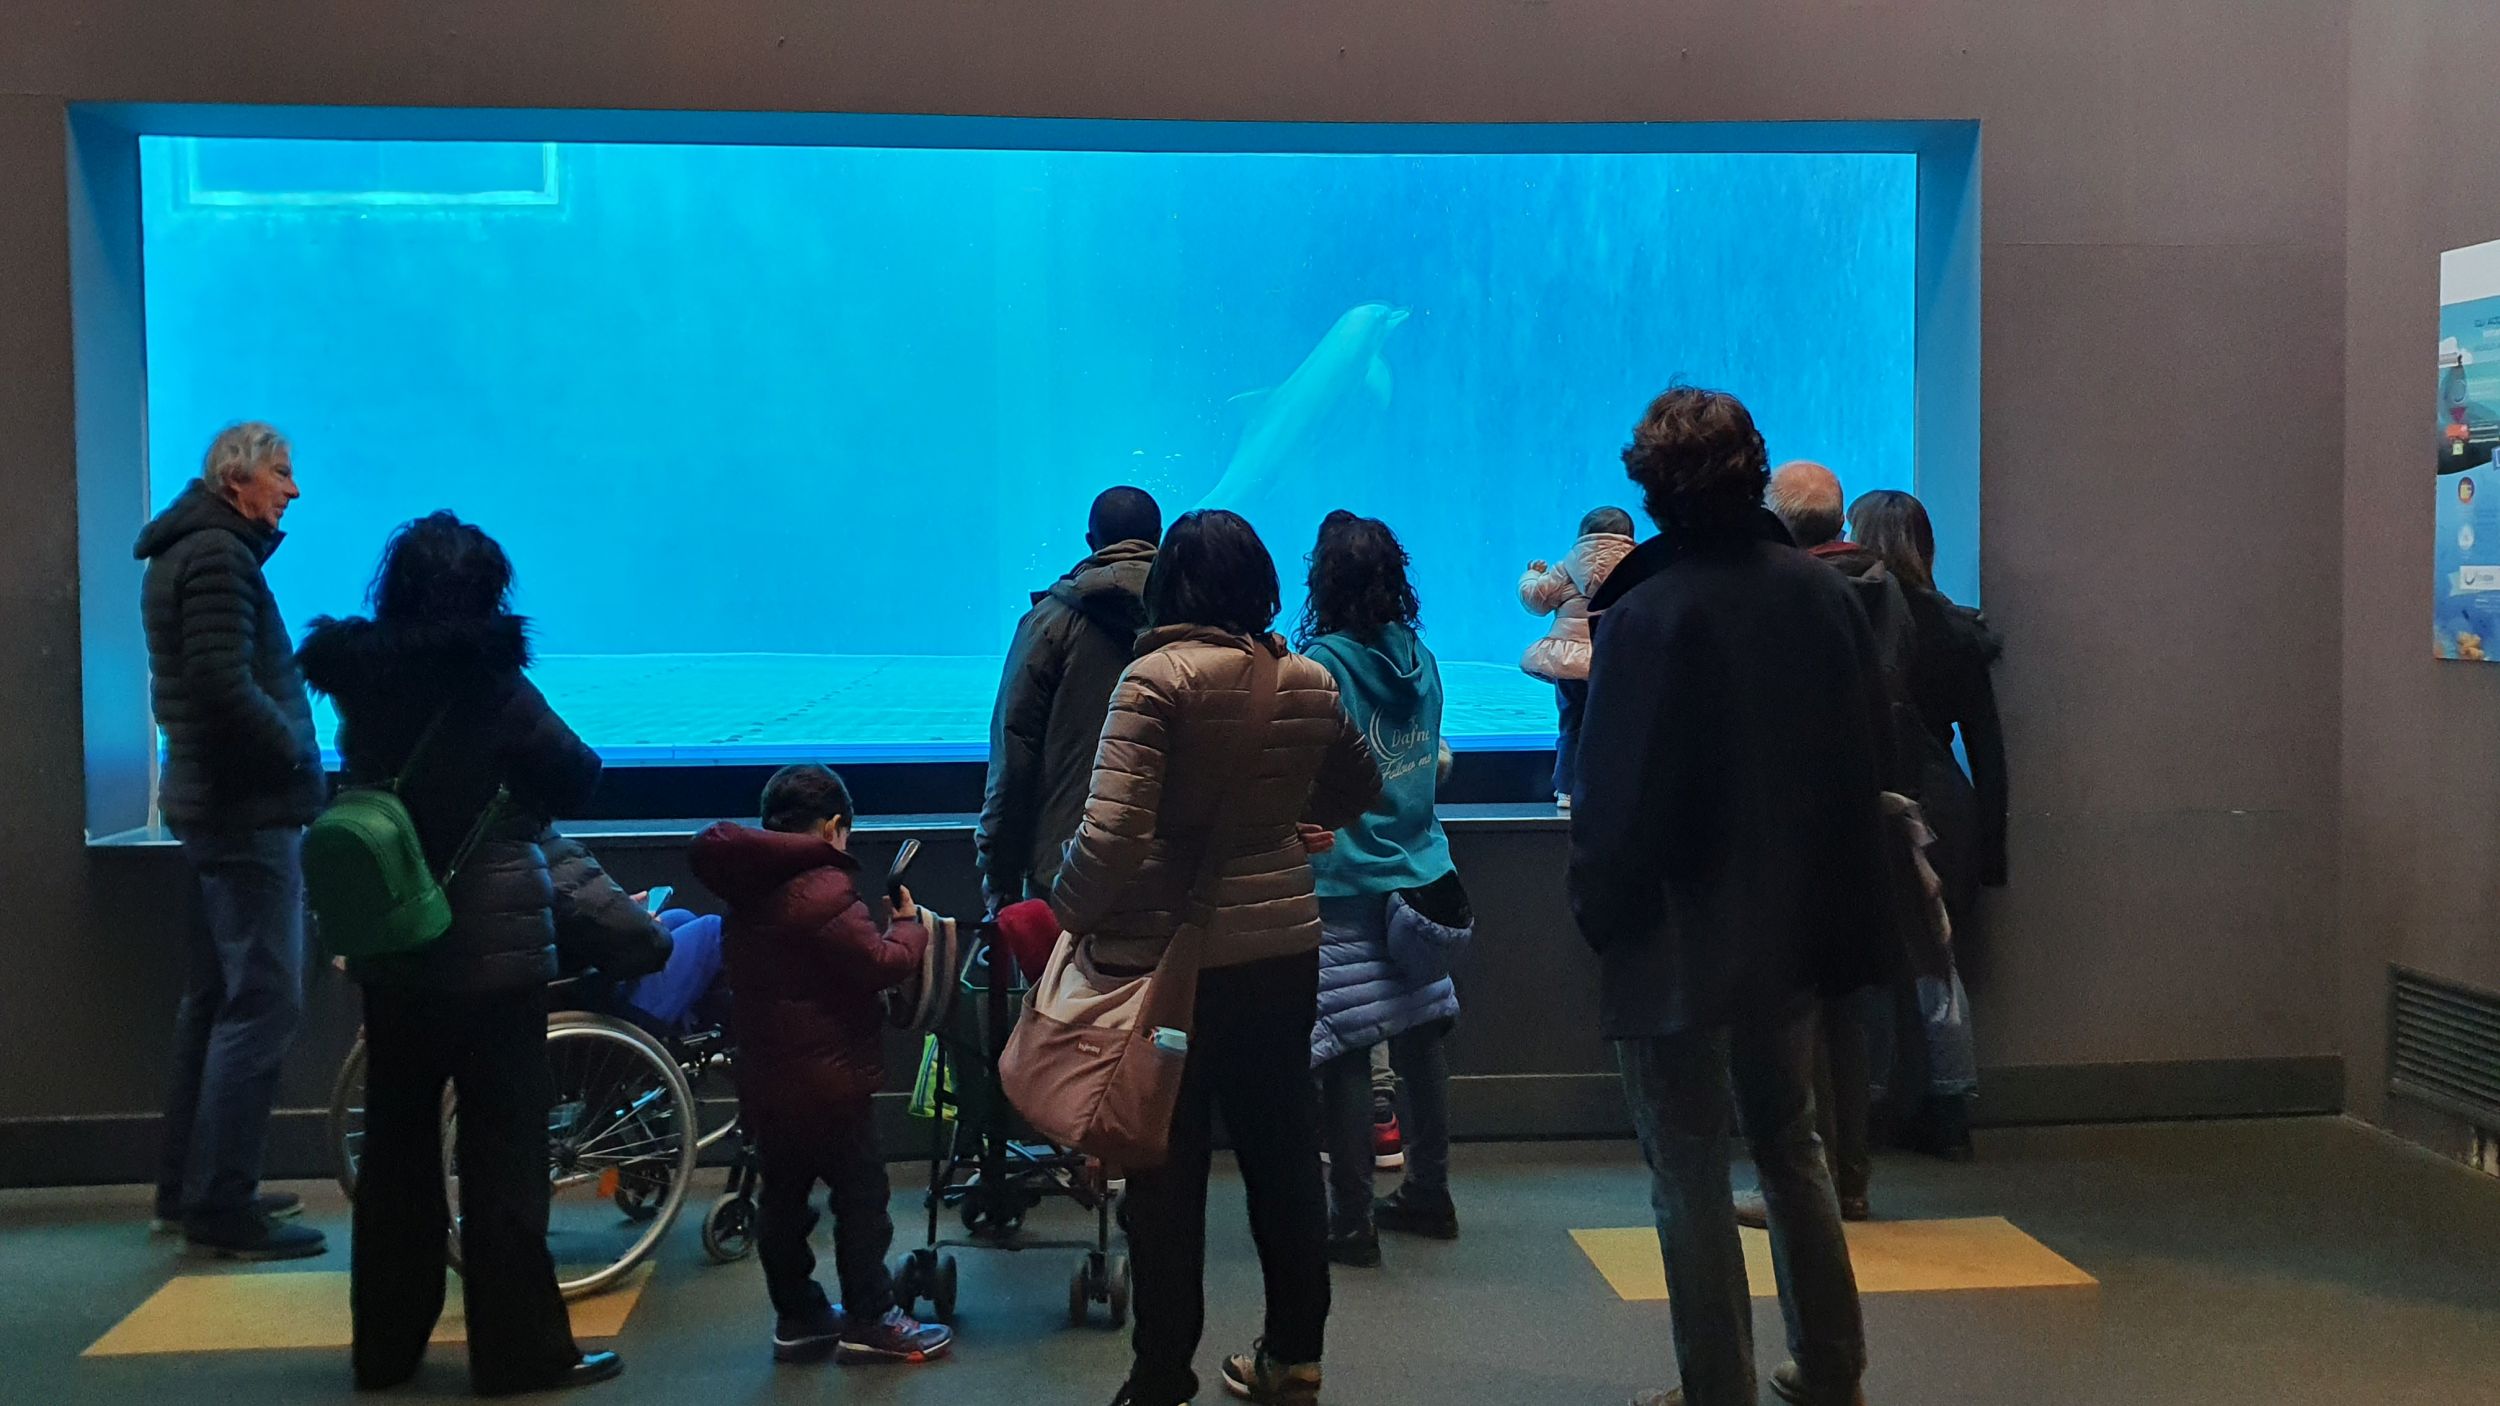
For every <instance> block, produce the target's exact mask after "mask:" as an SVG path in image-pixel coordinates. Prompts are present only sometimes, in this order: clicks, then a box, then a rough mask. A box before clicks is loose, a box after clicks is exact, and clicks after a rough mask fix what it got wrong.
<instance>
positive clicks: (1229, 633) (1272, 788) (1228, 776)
mask: <svg viewBox="0 0 2500 1406" xmlns="http://www.w3.org/2000/svg"><path fill="white" fill-rule="evenodd" d="M1277 605H1278V591H1277V581H1276V563H1275V560H1274V558H1272V557H1270V556H1269V555H1268V551H1267V548H1266V546H1265V545H1263V544H1262V543H1261V542H1260V541H1259V538H1258V534H1257V533H1256V532H1254V531H1253V530H1252V529H1251V527H1250V524H1249V523H1248V522H1246V521H1244V520H1243V519H1242V518H1240V517H1239V516H1237V515H1235V514H1233V513H1229V512H1223V511H1220V510H1216V511H1202V512H1194V513H1190V514H1187V515H1186V516H1184V517H1182V518H1181V519H1180V521H1178V522H1176V523H1174V524H1172V529H1171V531H1170V532H1168V533H1167V534H1165V536H1164V539H1163V546H1162V548H1161V550H1160V551H1158V552H1157V553H1156V555H1155V565H1154V572H1153V574H1152V575H1151V576H1150V577H1149V578H1148V579H1147V582H1146V619H1147V629H1146V631H1145V633H1144V634H1142V635H1140V636H1139V637H1138V648H1139V650H1140V651H1141V654H1140V657H1139V658H1138V660H1137V661H1136V662H1135V663H1133V664H1131V665H1130V666H1129V668H1128V671H1127V672H1126V673H1125V674H1123V675H1122V676H1121V678H1120V683H1119V686H1118V687H1117V688H1116V689H1115V690H1114V691H1113V693H1112V696H1111V714H1110V716H1109V718H1107V719H1106V720H1105V721H1104V723H1103V730H1102V742H1101V745H1100V747H1099V749H1098V750H1097V752H1096V754H1095V760H1094V780H1093V786H1092V789H1091V792H1090V793H1089V794H1088V796H1087V797H1086V801H1085V815H1084V819H1083V821H1082V822H1081V823H1080V824H1079V825H1078V827H1077V832H1076V836H1075V838H1073V839H1071V840H1070V841H1069V842H1068V846H1067V850H1066V855H1065V858H1064V860H1063V861H1062V863H1061V865H1060V869H1059V877H1058V880H1057V882H1056V884H1055V885H1054V886H1053V888H1052V890H1051V906H1052V907H1053V908H1054V909H1056V910H1057V912H1058V915H1059V920H1060V923H1061V925H1062V926H1063V927H1065V929H1066V930H1067V931H1069V932H1071V933H1076V934H1078V935H1079V936H1080V937H1082V938H1083V939H1084V942H1085V951H1086V955H1087V957H1088V958H1089V959H1090V960H1092V961H1093V962H1094V963H1095V964H1096V965H1097V966H1101V967H1107V968H1111V969H1113V970H1115V971H1143V970H1145V969H1148V968H1151V967H1152V966H1154V964H1155V963H1156V962H1157V961H1158V960H1159V959H1160V958H1161V957H1162V955H1163V949H1164V947H1165V945H1166V944H1168V943H1169V942H1170V941H1171V939H1172V936H1173V934H1174V932H1175V931H1176V930H1177V929H1178V928H1179V927H1180V925H1181V923H1182V921H1183V919H1184V917H1185V916H1186V914H1187V910H1188V908H1189V906H1190V890H1191V888H1192V886H1193V883H1194V881H1195V880H1196V878H1197V875H1198V873H1199V871H1200V867H1201V863H1202V861H1203V860H1204V858H1205V857H1206V855H1207V852H1208V851H1207V846H1208V845H1210V844H1219V845H1221V846H1222V847H1223V849H1222V857H1221V859H1220V860H1218V861H1217V863H1218V866H1219V874H1220V877H1219V878H1218V880H1217V882H1216V886H1215V890H1214V893H1215V911H1214V916H1213V919H1212V922H1211V924H1210V925H1209V927H1208V929H1207V937H1206V947H1205V959H1204V966H1203V969H1202V970H1201V972H1200V974H1199V978H1198V1007H1197V1020H1196V1028H1195V1029H1194V1030H1192V1031H1191V1032H1190V1035H1189V1045H1188V1061H1189V1063H1188V1066H1187V1071H1186V1072H1185V1073H1184V1075H1183V1076H1182V1084H1181V1095H1180V1104H1179V1107H1178V1108H1177V1109H1176V1110H1175V1112H1174V1115H1173V1125H1172V1133H1171V1140H1170V1156H1169V1158H1168V1160H1167V1161H1166V1162H1165V1163H1164V1165H1163V1166H1161V1167H1159V1168H1156V1169H1154V1170H1153V1171H1147V1172H1132V1173H1131V1175H1130V1177H1129V1183H1128V1193H1127V1195H1128V1210H1129V1221H1130V1226H1129V1247H1130V1257H1131V1261H1132V1264H1133V1267H1134V1272H1135V1275H1136V1289H1135V1293H1134V1296H1133V1297H1134V1302H1135V1303H1136V1306H1137V1308H1136V1313H1137V1336H1136V1351H1137V1356H1136V1361H1135V1364H1134V1365H1133V1367H1132V1368H1131V1370H1130V1373H1129V1380H1128V1384H1127V1386H1126V1387H1125V1388H1124V1389H1123V1390H1122V1392H1121V1395H1120V1397H1119V1400H1120V1401H1122V1402H1126V1403H1132V1406H1182V1403H1185V1402H1187V1401H1189V1400H1190V1399H1191V1398H1192V1397H1194V1396H1195V1395H1196V1394H1197V1391H1198V1386H1199V1383H1198V1377H1197V1373H1196V1371H1195V1369H1194V1367H1193V1365H1192V1359H1193V1358H1194V1357H1195V1356H1196V1354H1197V1350H1198V1337H1199V1333H1200V1331H1201V1329H1202V1328H1203V1326H1204V1321H1205V1282H1204V1281H1205V1271H1206V1200H1207V1170H1208V1161H1209V1158H1210V1156H1211V1147H1212V1141H1211V1138H1212V1129H1213V1121H1214V1115H1215V1113H1216V1112H1217V1111H1218V1110H1219V1109H1220V1110H1221V1111H1222V1113H1223V1116H1224V1125H1225V1127H1226V1128H1227V1129H1228V1130H1229V1131H1230V1132H1231V1134H1232V1139H1233V1144H1234V1155H1235V1157H1236V1159H1237V1160H1238V1161H1239V1163H1240V1165H1241V1177H1242V1189H1243V1191H1244V1193H1245V1194H1246V1195H1247V1197H1248V1199H1249V1202H1250V1218H1251V1223H1252V1224H1253V1225H1255V1226H1257V1227H1258V1228H1259V1236H1258V1239H1259V1258H1260V1262H1261V1264H1262V1266H1263V1267H1264V1269H1265V1270H1266V1279H1267V1284H1268V1288H1269V1299H1268V1304H1267V1331H1266V1334H1265V1336H1264V1337H1263V1338H1262V1339H1261V1341H1260V1344H1259V1346H1258V1347H1257V1348H1256V1349H1254V1350H1253V1351H1251V1352H1248V1353H1244V1354H1240V1355H1237V1356H1235V1357H1233V1358H1231V1359H1229V1360H1228V1361H1227V1362H1226V1363H1225V1365H1224V1375H1225V1377H1226V1379H1227V1385H1228V1386H1229V1387H1230V1388H1231V1389H1232V1391H1233V1393H1234V1394H1235V1395H1237V1396H1242V1397H1244V1398H1246V1399H1248V1400H1251V1401H1254V1402H1289V1403H1301V1402H1307V1401H1311V1400H1315V1399H1316V1398H1317V1396H1318V1393H1319V1379H1320V1370H1319V1361H1320V1349H1321V1345H1322V1339H1323V1338H1324V1336H1325V1333H1326V1328H1327V1321H1328V1261H1327V1254H1326V1250H1327V1231H1328V1227H1327V1214H1328V1208H1327V1199H1326V1194H1325V1192H1324V1191H1323V1190H1322V1186H1321V1181H1320V1172H1319V1108H1318V1101H1317V1093H1316V1090H1315V1089H1314V1087H1313V1085H1312V1082H1311V1071H1310V1064H1311V1051H1310V1040H1311V1024H1312V1022H1313V1020H1315V1019H1316V1018H1317V1014H1318V1007H1319V903H1318V900H1317V899H1316V898H1314V897H1313V895H1312V882H1311V866H1310V861H1309V849H1308V847H1307V845H1320V844H1325V843H1327V842H1328V841H1329V840H1331V839H1333V835H1332V834H1331V833H1330V832H1333V831H1335V830H1336V829H1338V828H1339V827H1341V826H1344V825H1346V824H1348V823H1350V822H1351V821H1353V820H1354V819H1355V818H1356V817H1357V816H1359V815H1361V814H1362V813H1363V811H1364V809H1365V808H1366V807H1368V806H1369V805H1370V804H1371V802H1372V800H1373V798H1374V797H1376V796H1377V795H1378V794H1379V792H1380V773H1379V771H1378V769H1377V768H1376V767H1375V766H1374V765H1373V762H1372V759H1371V753H1370V750H1369V749H1368V748H1367V747H1366V746H1365V745H1364V742H1363V738H1362V736H1361V734H1359V733H1358V732H1356V731H1355V728H1354V725H1353V723H1351V722H1350V721H1348V720H1347V718H1346V714H1345V710H1344V708H1343V707H1342V706H1341V705H1340V704H1339V702H1338V699H1337V685H1336V681H1335V679H1334V678H1333V677H1332V676H1331V675H1330V674H1329V672H1328V671H1327V670H1326V669H1324V668H1322V667H1320V666H1319V665H1318V664H1316V663H1313V662H1312V661H1310V660H1308V659H1305V658H1303V657H1302V656H1300V655H1298V654H1294V653H1291V652H1290V651H1288V650H1287V649H1286V648H1285V642H1284V641H1283V640H1282V639H1280V638H1278V637H1277V636H1276V635H1275V634H1273V633H1271V632H1270V630H1269V627H1270V626H1271V625H1273V624H1274V623H1275V619H1276V611H1277ZM1268 668H1272V669H1274V670H1275V671H1276V681H1275V706H1274V711H1273V713H1272V715H1271V716H1270V718H1269V720H1268V721H1267V722H1266V724H1265V725H1264V726H1262V727H1259V728H1258V729H1257V730H1256V732H1255V733H1254V732H1252V730H1251V728H1250V725H1249V723H1248V722H1247V721H1246V720H1245V717H1244V714H1245V713H1246V712H1247V711H1248V708H1249V704H1250V699H1251V689H1252V686H1253V682H1254V678H1255V673H1254V671H1256V670H1260V669H1268ZM1306 835H1307V836H1310V837H1311V838H1310V839H1309V841H1308V842H1307V845H1306V840H1305V838H1304V837H1305V836H1306Z"/></svg>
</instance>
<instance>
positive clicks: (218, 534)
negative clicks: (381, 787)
mask: <svg viewBox="0 0 2500 1406" xmlns="http://www.w3.org/2000/svg"><path fill="white" fill-rule="evenodd" d="M285 537H286V534H285V533H283V532H280V531H278V530H277V529H276V528H274V527H263V526H262V525H260V524H259V523H256V522H253V521H251V520H250V519H249V518H246V517H244V516H243V515H242V514H241V513H239V512H236V511H235V510H234V507H233V506H232V505H231V504H229V503H227V502H226V500H225V499H223V498H220V497H218V496H217V495H216V494H214V493H212V492H210V491H209V490H208V489H207V488H206V487H204V486H202V485H200V484H196V483H195V484H193V485H191V486H190V487H189V488H187V489H184V490H183V493H182V496H181V497H179V498H176V499H175V500H174V501H173V505H172V506H171V507H168V508H167V509H165V511H164V512H162V513H160V514H158V515H157V517H156V520H155V521H153V522H151V523H149V524H148V525H147V528H146V530H145V531H142V532H141V533H140V534H139V543H138V546H137V548H136V549H135V552H134V554H135V555H136V556H137V557H138V558H139V559H140V560H142V561H144V562H146V563H147V564H148V568H147V577H146V581H145V583H144V584H143V585H142V586H141V587H140V596H139V603H140V614H141V617H142V619H143V620H144V622H145V624H146V627H147V637H148V675H149V687H150V691H151V693H152V695H153V697H154V700H155V705H156V724H157V726H158V727H159V728H161V729H163V731H164V733H165V772H164V776H163V777H162V778H161V779H160V780H159V782H158V785H157V799H158V803H159V804H160V805H161V806H162V807H163V809H164V812H165V820H166V823H167V824H169V825H171V826H172V827H173V828H174V829H175V830H177V831H181V830H265V829H276V828H282V827H287V826H295V825H304V824H307V823H309V822H310V821H311V820H312V818H313V817H314V816H315V815H317V814H319V813H320V811H321V802H322V798H323V782H324V778H323V776H322V772H321V749H320V747H319V745H318V744H316V743H315V741H314V740H313V721H312V700H311V699H309V698H307V697H306V696H305V694H304V676H303V675H302V674H301V673H299V672H297V670H296V667H295V645H294V641H293V640H292V639H290V638H289V637H288V635H287V632H286V621H285V620H284V619H283V618H281V617H280V616H279V614H278V601H277V598H276V597H275V596H273V595H271V594H270V593H269V582H268V580H267V578H265V577H263V576H262V575H261V567H262V566H263V565H264V564H265V563H266V562H267V561H268V560H269V557H270V554H271V553H273V552H275V551H277V550H278V544H279V542H281V541H283V540H284V539H285Z"/></svg>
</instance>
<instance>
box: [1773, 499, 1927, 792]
mask: <svg viewBox="0 0 2500 1406" xmlns="http://www.w3.org/2000/svg"><path fill="white" fill-rule="evenodd" d="M1807 555H1809V556H1812V557H1813V558H1814V559H1815V560H1817V561H1820V562H1822V563H1823V564H1824V565H1826V566H1829V567H1832V568H1833V569H1835V570H1837V571H1838V572H1839V573H1840V574H1841V575H1842V576H1843V577H1844V578H1846V579H1847V580H1848V582H1849V585H1850V588H1851V589H1852V590H1853V591H1855V592H1856V593H1857V599H1858V605H1859V607H1860V608H1862V609H1863V610H1865V611H1866V623H1867V627H1868V628H1869V630H1871V631H1872V632H1873V634H1874V637H1875V662H1876V666H1877V670H1878V672H1879V673H1880V674H1881V675H1882V677H1883V686H1884V705H1885V708H1886V710H1887V711H1888V713H1889V714H1890V720H1891V726H1890V727H1888V728H1887V729H1885V734H1884V740H1885V743H1886V744H1887V748H1888V750H1887V752H1886V755H1885V765H1884V789H1885V790H1887V791H1897V792H1899V793H1900V794H1902V795H1904V796H1908V797H1909V798H1911V799H1912V800H1916V799H1918V797H1919V793H1920V789H1921V787H1922V786H1923V785H1924V784H1925V781H1926V776H1927V767H1928V764H1929V762H1930V760H1931V759H1932V758H1933V757H1934V755H1935V754H1936V751H1937V748H1936V743H1935V739H1934V737H1932V736H1931V735H1929V733H1928V731H1927V723H1926V720H1925V719H1924V718H1922V717H1920V716H1919V711H1918V701H1917V699H1916V697H1915V696H1914V695H1913V693H1912V691H1911V686H1910V671H1911V669H1912V668H1913V666H1914V665H1915V662H1916V660H1917V658H1918V623H1917V621H1916V620H1915V619H1913V618H1912V616H1911V614H1910V597H1909V593H1908V592H1907V591H1906V590H1904V589H1903V587H1902V585H1901V578H1900V577H1898V576H1895V575H1893V574H1892V569H1891V568H1890V567H1888V566H1886V565H1884V561H1883V558H1881V557H1879V556H1877V555H1875V554H1874V553H1873V552H1870V551H1867V550H1866V549H1865V548H1863V547H1860V546H1858V545H1857V544H1855V543H1853V542H1826V543H1824V544H1823V545H1821V546H1819V547H1815V548H1813V549H1812V550H1811V551H1809V552H1808V553H1807ZM1947 755H1948V756H1949V755H1950V754H1949V753H1948V754H1947Z"/></svg>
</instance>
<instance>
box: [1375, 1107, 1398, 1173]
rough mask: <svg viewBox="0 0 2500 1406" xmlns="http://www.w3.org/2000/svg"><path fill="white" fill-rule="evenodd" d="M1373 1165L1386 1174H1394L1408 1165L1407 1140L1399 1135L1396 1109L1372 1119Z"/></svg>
mask: <svg viewBox="0 0 2500 1406" xmlns="http://www.w3.org/2000/svg"><path fill="white" fill-rule="evenodd" d="M1372 1165H1373V1166H1375V1167H1378V1168H1379V1169H1380V1170H1382V1171H1384V1172H1394V1171H1397V1170H1399V1169H1400V1168H1402V1167H1404V1166H1405V1165H1406V1140H1405V1139H1404V1138H1402V1137H1400V1136H1399V1135H1398V1115H1397V1111H1396V1110H1395V1109H1390V1110H1388V1111H1386V1112H1382V1113H1378V1114H1375V1115H1374V1116H1373V1118H1372Z"/></svg>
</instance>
